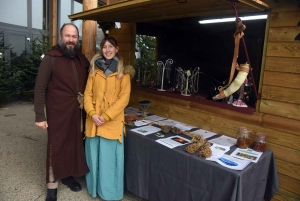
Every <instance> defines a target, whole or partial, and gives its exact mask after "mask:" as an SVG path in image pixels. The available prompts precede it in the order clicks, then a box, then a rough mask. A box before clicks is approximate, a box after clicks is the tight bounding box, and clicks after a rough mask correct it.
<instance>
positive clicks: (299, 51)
mask: <svg viewBox="0 0 300 201" xmlns="http://www.w3.org/2000/svg"><path fill="white" fill-rule="evenodd" d="M266 56H276V57H300V42H290V43H288V42H268V44H267V54H266Z"/></svg>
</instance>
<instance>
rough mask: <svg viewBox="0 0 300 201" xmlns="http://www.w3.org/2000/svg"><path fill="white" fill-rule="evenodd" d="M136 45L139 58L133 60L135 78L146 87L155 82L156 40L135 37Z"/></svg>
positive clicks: (153, 38)
mask: <svg viewBox="0 0 300 201" xmlns="http://www.w3.org/2000/svg"><path fill="white" fill-rule="evenodd" d="M136 43H137V46H138V50H137V51H138V52H139V53H140V58H137V59H136V60H135V69H136V70H137V72H138V73H137V77H136V79H139V80H140V81H141V83H142V84H143V85H148V84H149V83H150V81H153V80H155V74H156V68H155V67H156V65H155V62H156V38H155V37H152V36H145V35H137V36H136Z"/></svg>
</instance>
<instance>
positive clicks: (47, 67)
mask: <svg viewBox="0 0 300 201" xmlns="http://www.w3.org/2000/svg"><path fill="white" fill-rule="evenodd" d="M52 59H54V58H52V57H51V56H49V55H46V56H45V57H44V58H43V60H42V62H41V64H40V66H39V70H38V74H37V77H36V81H35V86H34V112H35V122H42V121H46V116H45V109H44V108H45V100H46V91H47V87H48V83H49V81H50V78H51V73H52V68H53V67H52V66H51V65H54V62H51V60H52Z"/></svg>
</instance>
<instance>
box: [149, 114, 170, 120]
mask: <svg viewBox="0 0 300 201" xmlns="http://www.w3.org/2000/svg"><path fill="white" fill-rule="evenodd" d="M147 119H148V120H149V121H160V120H163V119H166V118H164V117H160V116H157V115H149V116H148V118H147Z"/></svg>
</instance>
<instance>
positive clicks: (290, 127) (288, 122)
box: [262, 114, 300, 144]
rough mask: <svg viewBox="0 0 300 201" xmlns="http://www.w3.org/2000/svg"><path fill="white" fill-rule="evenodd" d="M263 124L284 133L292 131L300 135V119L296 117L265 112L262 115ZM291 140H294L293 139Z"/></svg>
mask: <svg viewBox="0 0 300 201" xmlns="http://www.w3.org/2000/svg"><path fill="white" fill-rule="evenodd" d="M262 125H263V126H264V127H266V128H270V129H274V130H278V131H280V132H281V133H282V134H283V133H291V134H295V135H300V121H298V120H295V119H288V118H284V117H279V116H275V115H272V114H264V115H263V117H262ZM291 140H292V141H294V140H293V139H291ZM297 143H298V142H297ZM299 144H300V143H299Z"/></svg>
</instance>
